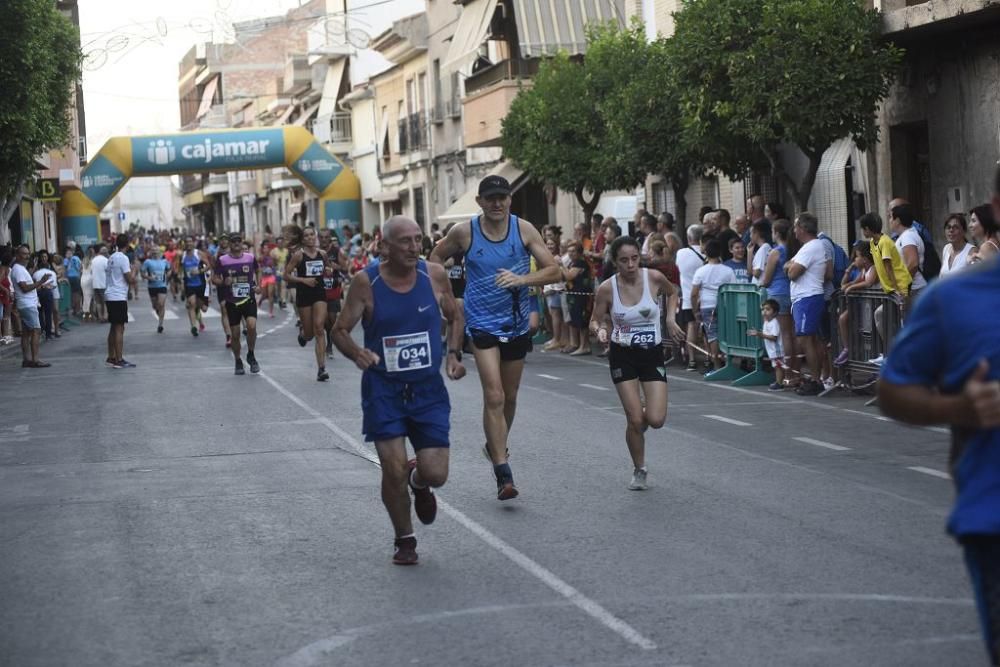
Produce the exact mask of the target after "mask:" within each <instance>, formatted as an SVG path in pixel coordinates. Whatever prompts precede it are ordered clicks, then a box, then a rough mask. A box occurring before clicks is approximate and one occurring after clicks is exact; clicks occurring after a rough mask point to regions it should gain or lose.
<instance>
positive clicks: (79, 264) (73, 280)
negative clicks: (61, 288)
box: [65, 246, 83, 317]
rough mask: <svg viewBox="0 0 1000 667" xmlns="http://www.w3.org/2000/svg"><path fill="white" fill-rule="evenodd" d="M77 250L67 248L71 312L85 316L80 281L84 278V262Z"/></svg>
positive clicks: (67, 278) (67, 277) (67, 274)
mask: <svg viewBox="0 0 1000 667" xmlns="http://www.w3.org/2000/svg"><path fill="white" fill-rule="evenodd" d="M74 250H75V248H71V247H68V246H67V248H66V263H65V266H66V280H68V281H69V293H70V298H71V302H70V312H71V313H72V314H73V315H76V316H78V317H79V316H80V315H82V314H83V285H82V284H81V283H80V279H81V278H82V277H83V261H82V260H81V259H80V258H79V257H77V256H76V253H75V252H74Z"/></svg>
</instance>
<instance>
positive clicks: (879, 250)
mask: <svg viewBox="0 0 1000 667" xmlns="http://www.w3.org/2000/svg"><path fill="white" fill-rule="evenodd" d="M858 224H859V225H860V226H861V233H862V234H864V235H865V238H866V239H868V240H869V241H870V243H871V250H872V262H873V263H874V265H875V272H876V273H877V274H878V281H879V283H880V284H881V285H882V289H883V290H884V291H885V293H886V294H889V295H891V296H892V297H893V299H894V300H895V302H896V305H898V306H899V307H900V308H902V306H903V303H904V302H905V300H906V297H907V296H908V295H909V293H910V284H911V283H912V282H913V276H911V275H910V270H909V269H907V268H906V264H905V263H904V262H903V258H902V257H901V256H900V254H899V249H898V248H896V244H895V243H893V242H892V239H890V238H889V237H888V236H886V235H885V234H883V233H882V218H880V217H879V216H878V214H877V213H866V214H865V215H864V216H862V217H861V220H860V221H859V222H858ZM882 308H883V307H882V306H879V307H878V308H876V309H875V329H876V330H877V331H878V335H879V338H881V339H882V343H883V350H884V349H885V343H886V338H885V332H884V331H883V327H882ZM884 360H885V354H884V352H883V353H882V354H879V355H878V356H877V357H875V358H874V359H872V362H873V363H876V364H881V363H882V362H883V361H884Z"/></svg>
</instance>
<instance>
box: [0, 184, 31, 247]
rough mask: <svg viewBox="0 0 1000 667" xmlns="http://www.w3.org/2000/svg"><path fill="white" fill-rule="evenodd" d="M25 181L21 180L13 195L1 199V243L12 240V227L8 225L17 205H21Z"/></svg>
mask: <svg viewBox="0 0 1000 667" xmlns="http://www.w3.org/2000/svg"><path fill="white" fill-rule="evenodd" d="M25 183H26V182H25V181H21V182H20V183H19V184H18V186H17V189H16V190H14V194H13V195H12V196H11V197H8V198H7V199H0V245H6V244H8V243H10V241H11V238H10V227H8V225H7V223H8V222H10V218H11V216H13V215H14V211H16V210H17V207H18V206H20V205H21V198H22V197H24V187H25Z"/></svg>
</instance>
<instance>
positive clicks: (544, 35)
mask: <svg viewBox="0 0 1000 667" xmlns="http://www.w3.org/2000/svg"><path fill="white" fill-rule="evenodd" d="M513 3H514V20H515V21H516V22H517V35H518V39H519V40H520V44H521V57H523V58H540V57H542V56H552V55H555V54H556V53H557V52H559V51H561V50H565V51H567V52H568V53H569V54H570V55H571V56H572V55H578V54H581V53H584V52H586V50H587V33H586V26H587V24H589V23H605V22H607V21H614V22H616V23H618V24H619V25H623V23H622V21H623V18H622V17H624V16H625V12H624V9H625V8H624V0H513Z"/></svg>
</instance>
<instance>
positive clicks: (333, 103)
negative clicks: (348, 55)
mask: <svg viewBox="0 0 1000 667" xmlns="http://www.w3.org/2000/svg"><path fill="white" fill-rule="evenodd" d="M346 62H347V60H346V59H344V58H340V59H339V60H335V61H333V62H332V63H330V65H329V66H328V67H327V69H326V80H325V81H324V82H323V97H321V98H320V100H319V115H320V116H328V115H330V114H332V113H333V112H334V111H336V110H337V95H339V94H340V84H341V81H342V80H343V78H344V63H346Z"/></svg>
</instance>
